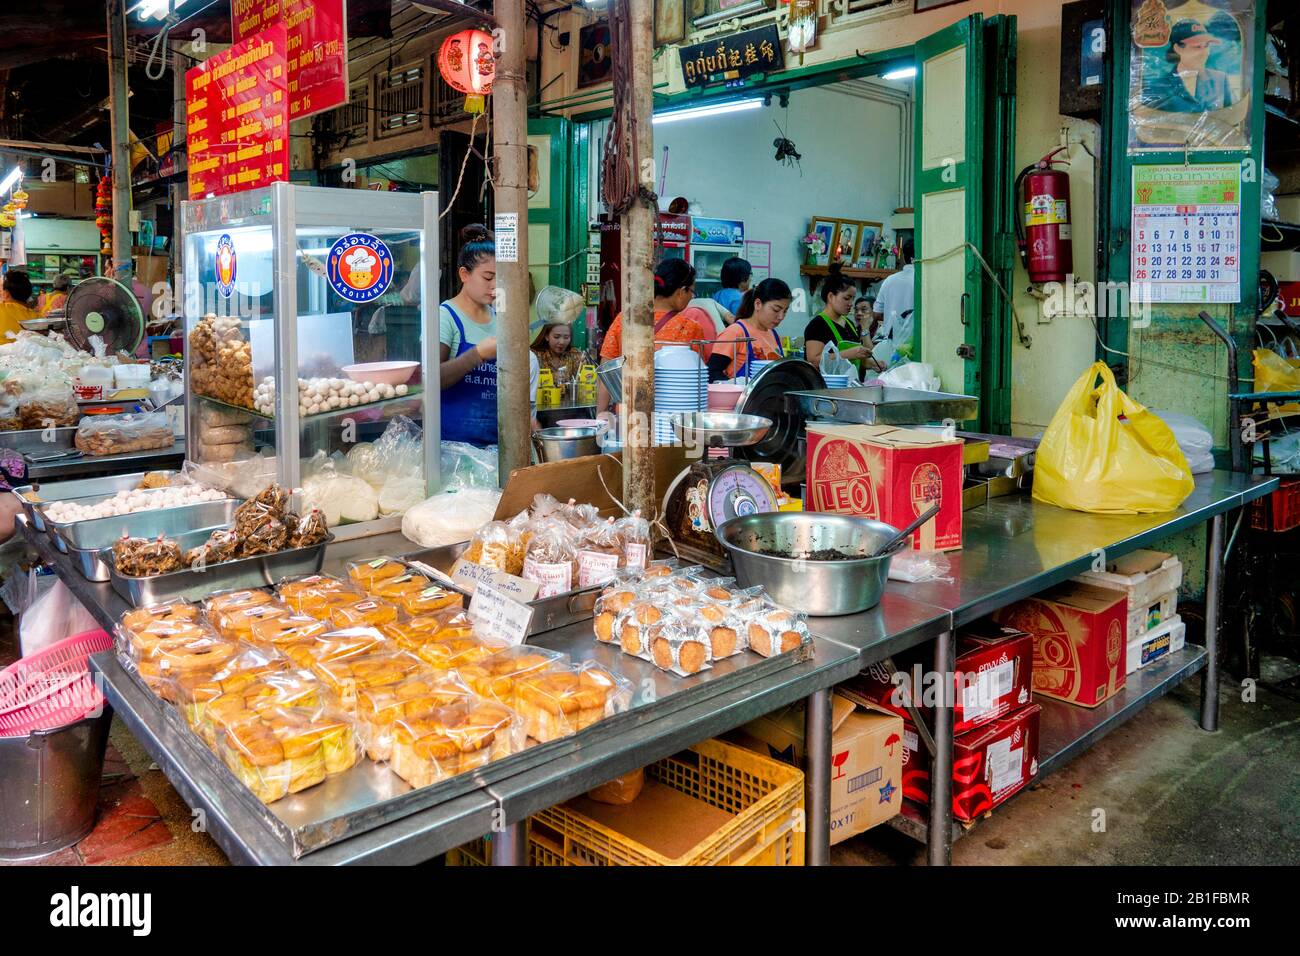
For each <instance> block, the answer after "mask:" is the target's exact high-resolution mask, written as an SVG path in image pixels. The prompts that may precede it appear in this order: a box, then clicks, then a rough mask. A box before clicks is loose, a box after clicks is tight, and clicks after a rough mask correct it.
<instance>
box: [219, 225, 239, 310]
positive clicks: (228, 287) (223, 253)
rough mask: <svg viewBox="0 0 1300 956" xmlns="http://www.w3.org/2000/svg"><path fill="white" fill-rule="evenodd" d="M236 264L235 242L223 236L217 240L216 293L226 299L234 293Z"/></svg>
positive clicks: (227, 236)
mask: <svg viewBox="0 0 1300 956" xmlns="http://www.w3.org/2000/svg"><path fill="white" fill-rule="evenodd" d="M238 264H239V263H238V260H237V258H236V256H235V240H233V239H231V238H230V236H229V235H224V234H223V235H222V237H221V238H220V239H218V240H217V291H218V292H220V293H221V294H222V296H223V297H225V298H227V299H229V298H230V296H231V295H232V294H233V293H234V291H235V270H236V268H237V267H238Z"/></svg>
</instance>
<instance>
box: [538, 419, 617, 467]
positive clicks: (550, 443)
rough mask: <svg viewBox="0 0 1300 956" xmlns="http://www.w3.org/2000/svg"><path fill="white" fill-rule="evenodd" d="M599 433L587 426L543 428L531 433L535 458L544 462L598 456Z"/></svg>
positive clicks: (596, 429) (598, 430)
mask: <svg viewBox="0 0 1300 956" xmlns="http://www.w3.org/2000/svg"><path fill="white" fill-rule="evenodd" d="M600 431H601V430H600V429H598V428H591V427H588V426H583V427H581V428H559V427H556V428H543V429H541V430H540V431H535V432H533V445H534V446H536V448H537V457H538V458H539V459H540V460H541V461H544V462H546V461H568V460H569V459H571V458H584V457H586V456H587V455H599V454H600V442H599V439H598V436H599V435H600Z"/></svg>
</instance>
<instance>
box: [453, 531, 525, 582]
mask: <svg viewBox="0 0 1300 956" xmlns="http://www.w3.org/2000/svg"><path fill="white" fill-rule="evenodd" d="M463 557H464V558H465V560H466V561H469V562H471V563H472V564H481V565H483V566H484V567H487V568H492V569H493V570H495V571H501V572H502V573H504V574H514V575H519V574H522V573H523V570H524V545H523V544H522V542H521V541H520V540H519V534H518V533H517V532H516V531H514V530H513V529H511V528H510V527H509V526H508V525H507V524H506V523H505V522H504V521H489V522H488V523H487V524H485V525H483V527H481V528H479V529H478V531H477V532H476V533H475V534H474V537H472V538H470V541H469V547H468V548H466V549H465V554H464V555H463Z"/></svg>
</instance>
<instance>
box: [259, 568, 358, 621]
mask: <svg viewBox="0 0 1300 956" xmlns="http://www.w3.org/2000/svg"><path fill="white" fill-rule="evenodd" d="M275 589H276V592H277V593H278V594H279V595H280V600H282V601H284V603H285V604H287V605H289V607H291V608H293V609H294V610H295V611H298V612H300V613H302V614H307V615H310V616H312V617H322V616H325V617H328V615H329V608H331V607H333V606H334V605H335V604H351V603H352V602H353V601H359V600H361V598H362V597H364V595H365V592H363V591H362V590H361V589H360V588H357V587H355V586H353V585H352V584H349V583H348V582H346V581H344V580H343V579H341V578H336V577H334V576H333V575H331V574H307V575H303V576H301V577H293V578H285V579H284V580H283V581H281V582H280V583H279V584H277V585H276V588H275Z"/></svg>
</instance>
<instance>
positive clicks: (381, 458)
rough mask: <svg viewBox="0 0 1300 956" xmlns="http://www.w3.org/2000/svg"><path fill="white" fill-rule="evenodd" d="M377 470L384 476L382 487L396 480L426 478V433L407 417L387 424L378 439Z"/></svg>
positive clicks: (375, 454) (375, 460)
mask: <svg viewBox="0 0 1300 956" xmlns="http://www.w3.org/2000/svg"><path fill="white" fill-rule="evenodd" d="M373 467H374V470H375V471H376V472H377V473H378V474H380V475H382V476H383V481H382V482H381V483H380V484H381V486H382V485H384V484H387V483H388V482H389V481H390V480H391V479H392V478H394V477H399V478H400V477H410V476H414V477H416V478H423V477H424V431H423V429H421V428H420V426H419V425H417V424H416V423H415V422H413V421H411V419H409V418H407V417H406V416H405V415H398V416H397V417H396V418H394V419H393V420H392V421H390V422H389V423H388V427H387V428H385V429H384V433H383V434H382V435H380V436H379V438H378V439H376V440H375V445H374V463H373Z"/></svg>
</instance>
